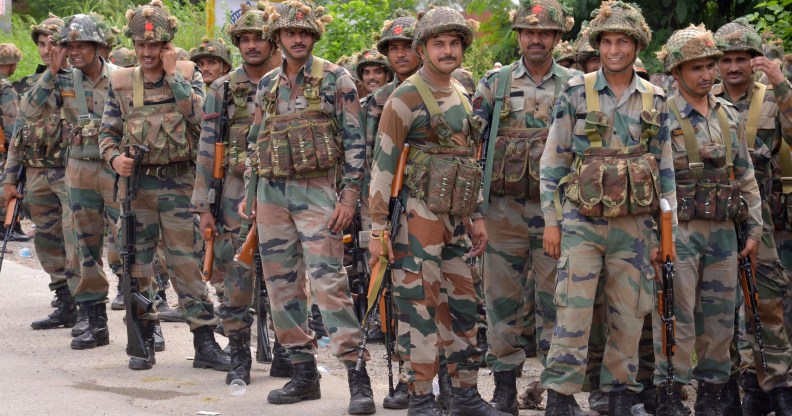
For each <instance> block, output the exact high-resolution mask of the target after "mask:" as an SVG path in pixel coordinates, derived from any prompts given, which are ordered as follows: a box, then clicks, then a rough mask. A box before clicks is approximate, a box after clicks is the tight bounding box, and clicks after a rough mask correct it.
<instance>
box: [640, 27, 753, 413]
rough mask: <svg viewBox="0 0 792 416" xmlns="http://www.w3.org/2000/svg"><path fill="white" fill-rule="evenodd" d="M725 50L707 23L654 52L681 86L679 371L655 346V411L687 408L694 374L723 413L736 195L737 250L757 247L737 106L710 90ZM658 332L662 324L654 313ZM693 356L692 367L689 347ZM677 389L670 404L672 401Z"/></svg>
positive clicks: (703, 405)
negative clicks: (741, 217)
mask: <svg viewBox="0 0 792 416" xmlns="http://www.w3.org/2000/svg"><path fill="white" fill-rule="evenodd" d="M721 55H722V52H721V51H719V50H718V47H717V46H716V45H715V40H714V38H713V36H712V32H710V31H708V30H706V29H705V28H704V26H703V25H700V26H693V25H691V26H690V27H688V28H686V29H682V30H677V31H676V32H674V33H673V34H672V35H671V37H670V38H669V39H668V41H667V42H666V44H665V45H664V46H663V49H662V50H661V51H660V52H658V53H657V57H658V59H660V60H661V61H663V65H664V66H665V70H666V73H669V74H671V75H672V76H673V77H674V79H675V80H676V82H677V84H678V85H679V87H678V89H676V90H674V91H673V92H672V94H671V95H670V96H669V98H668V109H669V122H668V129H669V131H670V132H671V140H672V143H673V161H674V171H675V176H676V181H677V185H676V197H677V201H678V205H677V208H678V211H677V217H678V219H679V225H678V227H677V231H676V240H675V241H676V253H677V255H676V260H675V262H674V268H675V278H674V280H675V281H674V315H675V317H676V350H675V353H674V355H673V357H672V360H673V361H672V362H673V365H674V370H675V371H674V379H673V384H672V385H671V386H669V385H667V383H666V375H667V372H668V367H667V357H666V356H665V355H664V354H662V352H661V349H660V348H661V347H660V343H657V344H655V366H656V370H655V384H656V385H657V386H658V388H657V397H658V409H657V410H658V411H657V413H658V414H659V415H681V414H687V412H688V410H687V409H686V408H685V407H684V405H683V404H682V401H681V398H680V393H681V389H682V386H683V385H687V384H690V381H691V379H692V378H696V379H697V380H698V392H697V394H696V404H695V412H696V414H697V415H698V414H700V415H721V414H723V413H722V412H721V410H720V407H719V403H718V396H719V394H720V391H721V387H723V385H724V384H725V383H726V382H728V381H729V373H730V371H729V369H730V366H731V363H730V361H729V345H730V343H731V339H732V334H733V332H734V326H733V325H734V307H735V301H736V299H737V279H735V276H737V255H738V250H737V234H736V233H735V223H734V219H735V217H736V216H737V214H738V212H739V211H740V202H739V201H740V199H741V198H742V199H744V200H745V201H746V202H747V208H748V212H747V214H748V219H747V229H748V240H747V242H746V244H745V249H744V250H743V251H742V252H740V253H739V255H740V257H744V256H748V255H751V256H753V255H755V251H756V248H757V246H758V244H759V239H760V238H761V236H762V218H761V211H760V198H759V188H758V186H757V185H756V179H755V178H754V170H753V164H752V163H751V158H750V157H749V155H748V149H747V147H746V143H745V141H744V140H742V126H738V124H739V122H740V115H739V112H738V111H737V109H736V108H735V107H734V106H733V105H731V104H730V103H728V102H727V101H724V100H722V99H719V98H716V97H715V96H714V95H712V92H711V89H712V85H713V83H714V80H715V71H716V62H717V58H719V57H720V56H721ZM653 318H654V338H655V339H656V340H659V339H662V331H663V323H662V322H661V320H660V316H659V315H658V314H657V313H655V314H654V317H653ZM694 352H695V354H696V358H697V363H696V367H695V368H694V367H693V363H692V354H693V353H694ZM669 389H670V390H671V392H670V393H671V397H672V400H671V403H670V404H668V400H667V399H666V398H667V397H668V396H667V394H669V392H668V390H669Z"/></svg>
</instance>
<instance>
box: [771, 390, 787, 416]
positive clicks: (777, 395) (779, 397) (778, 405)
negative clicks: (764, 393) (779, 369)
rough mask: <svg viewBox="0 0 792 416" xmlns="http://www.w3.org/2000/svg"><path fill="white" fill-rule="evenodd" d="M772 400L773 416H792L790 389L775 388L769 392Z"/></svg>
mask: <svg viewBox="0 0 792 416" xmlns="http://www.w3.org/2000/svg"><path fill="white" fill-rule="evenodd" d="M770 396H771V397H772V398H773V410H774V411H775V416H790V415H792V387H777V388H775V389H773V390H770Z"/></svg>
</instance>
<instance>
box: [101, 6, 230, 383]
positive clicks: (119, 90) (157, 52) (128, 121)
mask: <svg viewBox="0 0 792 416" xmlns="http://www.w3.org/2000/svg"><path fill="white" fill-rule="evenodd" d="M126 17H127V28H126V32H125V33H126V35H127V36H128V37H130V38H131V39H132V41H133V42H134V45H135V51H136V52H137V56H138V61H139V62H140V66H138V67H135V68H119V69H117V70H115V71H114V72H113V73H112V74H111V88H110V90H109V92H108V94H107V100H106V103H105V111H104V115H103V117H102V124H101V128H100V130H99V149H100V154H101V156H102V158H104V160H105V161H106V162H107V163H108V165H110V167H112V168H113V170H114V171H115V172H116V173H117V174H118V175H120V176H124V177H128V176H130V175H131V174H132V170H133V159H132V158H130V157H127V156H126V155H124V152H125V149H124V147H125V146H127V145H132V144H141V145H145V146H146V147H148V148H149V152H148V153H147V154H146V155H145V157H144V158H143V166H142V168H141V172H140V181H139V184H138V186H139V190H138V192H137V198H136V199H135V200H134V201H133V202H132V209H133V210H134V212H135V214H136V216H137V222H136V229H135V232H136V242H135V243H136V244H135V249H136V254H135V263H134V264H132V265H131V269H132V277H133V278H136V279H138V282H139V283H140V288H141V293H142V294H143V295H144V296H148V297H149V298H150V299H151V300H152V301H153V300H154V295H155V294H156V292H155V290H154V289H153V286H152V279H151V278H150V276H152V275H154V270H153V268H152V261H153V257H154V252H155V248H156V245H157V241H158V240H159V239H160V235H161V237H162V240H163V241H164V245H165V247H166V250H165V257H166V259H167V261H168V267H169V269H170V271H172V272H173V276H172V278H173V279H174V284H175V286H176V287H177V288H179V291H178V292H179V303H180V304H181V306H182V308H183V309H184V311H185V312H184V316H185V319H186V320H187V322H188V324H189V325H190V330H191V331H192V332H193V346H194V347H195V359H194V361H193V367H196V368H207V367H211V368H214V369H216V370H220V371H228V369H229V365H230V361H229V358H228V356H227V355H225V354H224V353H223V351H222V349H221V348H220V346H219V345H217V343H216V342H215V340H214V335H213V333H212V327H213V326H215V325H217V323H218V319H217V317H216V316H215V315H214V313H213V311H212V304H211V303H209V302H208V301H206V285H204V284H203V282H202V281H201V275H200V271H199V269H198V263H197V262H196V259H195V257H196V256H195V254H196V253H195V247H196V244H195V239H196V233H195V229H194V223H193V215H192V214H191V213H190V212H189V204H190V196H191V195H192V187H193V184H194V182H195V178H194V176H193V160H195V152H196V150H197V149H196V148H197V139H198V130H199V125H200V113H201V107H202V105H203V101H204V91H203V79H202V78H201V74H200V72H198V71H197V69H196V68H195V65H194V64H193V63H192V62H177V61H176V56H175V55H176V53H175V50H174V48H173V46H172V45H171V44H170V41H171V40H172V39H173V35H174V33H175V32H176V27H177V21H176V19H175V18H174V17H172V16H169V14H168V12H167V10H165V9H164V8H163V6H162V3H161V2H160V1H159V0H154V1H152V2H151V3H150V4H148V5H143V6H138V7H137V8H135V9H134V10H128V11H127V13H126ZM144 126H145V127H144ZM122 182H125V181H122ZM120 188H121V189H120V190H119V191H120V192H119V194H120V195H124V192H125V191H126V189H124V188H125V186H121V187H120ZM121 238H122V239H123V236H121ZM140 318H141V322H142V326H143V332H144V337H145V338H146V341H147V342H146V344H147V352H146V356H145V357H134V356H132V357H130V359H129V367H130V368H132V369H135V370H145V369H150V368H151V366H152V364H154V362H155V359H154V351H153V350H152V347H153V345H152V344H153V342H154V329H155V323H156V322H157V320H156V318H157V316H156V313H151V314H144V315H143V316H141V317H140Z"/></svg>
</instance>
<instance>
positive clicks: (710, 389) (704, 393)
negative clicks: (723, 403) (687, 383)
mask: <svg viewBox="0 0 792 416" xmlns="http://www.w3.org/2000/svg"><path fill="white" fill-rule="evenodd" d="M722 387H723V384H713V383H706V382H703V381H699V383H698V391H697V392H696V404H695V406H694V407H693V410H694V411H695V412H696V415H697V416H698V415H701V416H723V412H721V408H720V391H721V388H722Z"/></svg>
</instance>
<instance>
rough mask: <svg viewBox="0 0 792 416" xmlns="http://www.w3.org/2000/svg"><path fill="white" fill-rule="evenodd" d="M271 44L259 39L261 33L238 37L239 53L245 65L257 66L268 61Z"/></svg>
mask: <svg viewBox="0 0 792 416" xmlns="http://www.w3.org/2000/svg"><path fill="white" fill-rule="evenodd" d="M272 49H273V44H272V42H270V41H268V40H264V39H262V38H261V33H243V34H242V35H241V36H240V37H239V53H241V54H242V59H243V60H244V61H245V63H246V64H248V65H252V66H258V65H261V64H263V63H265V62H267V59H269V57H270V55H272V54H273V53H272V52H273V50H272Z"/></svg>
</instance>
